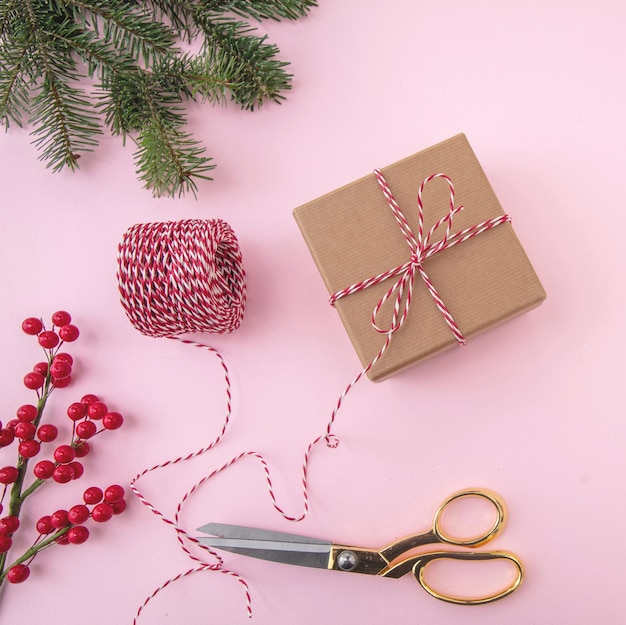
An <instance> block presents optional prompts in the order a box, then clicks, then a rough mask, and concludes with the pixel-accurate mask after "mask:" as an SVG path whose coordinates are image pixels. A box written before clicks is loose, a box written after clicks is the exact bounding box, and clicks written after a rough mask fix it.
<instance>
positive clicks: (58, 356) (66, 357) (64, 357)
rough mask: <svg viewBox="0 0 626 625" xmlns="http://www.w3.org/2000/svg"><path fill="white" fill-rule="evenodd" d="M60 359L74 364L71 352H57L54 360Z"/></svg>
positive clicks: (70, 364)
mask: <svg viewBox="0 0 626 625" xmlns="http://www.w3.org/2000/svg"><path fill="white" fill-rule="evenodd" d="M57 360H60V361H61V362H66V363H67V364H68V365H69V366H70V367H71V366H72V365H73V364H74V359H73V358H72V357H71V356H70V354H66V353H65V352H59V353H58V354H55V356H54V358H53V359H52V362H56V361H57Z"/></svg>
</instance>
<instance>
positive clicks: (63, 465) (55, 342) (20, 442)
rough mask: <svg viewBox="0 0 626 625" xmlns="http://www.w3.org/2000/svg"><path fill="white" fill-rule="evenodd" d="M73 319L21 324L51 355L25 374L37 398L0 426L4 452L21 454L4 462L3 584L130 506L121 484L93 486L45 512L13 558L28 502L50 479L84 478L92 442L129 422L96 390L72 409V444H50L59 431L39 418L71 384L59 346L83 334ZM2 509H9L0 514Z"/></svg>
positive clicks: (0, 479) (0, 486)
mask: <svg viewBox="0 0 626 625" xmlns="http://www.w3.org/2000/svg"><path fill="white" fill-rule="evenodd" d="M71 321H72V319H71V316H70V314H69V313H67V312H65V311H58V312H56V313H54V314H53V315H52V329H51V330H46V328H45V326H44V324H43V322H42V320H41V319H38V318H36V317H29V318H28V319H25V320H24V322H23V323H22V330H23V331H24V332H25V333H26V334H29V335H32V336H36V337H37V341H38V342H39V345H40V346H41V347H42V348H43V351H44V353H45V356H46V358H45V361H44V362H39V363H37V364H36V365H35V366H34V367H33V370H32V371H31V372H29V373H27V374H26V375H25V376H24V386H26V388H28V389H30V390H32V391H34V392H35V394H36V396H37V400H36V402H34V403H33V404H25V405H23V406H20V407H19V408H18V409H17V418H16V419H12V420H10V421H8V422H7V423H6V424H4V426H3V425H2V423H0V448H5V450H3V453H4V452H5V451H10V450H12V449H13V450H15V451H16V452H17V453H16V456H17V458H16V460H15V462H14V464H9V465H7V466H1V464H0V493H1V496H0V586H2V584H3V583H4V581H5V580H8V581H9V582H11V583H14V584H18V583H21V582H23V581H25V580H26V579H27V578H28V576H29V575H30V564H31V562H32V561H33V558H35V556H36V555H37V554H38V553H39V552H40V551H43V550H44V549H46V548H48V547H51V546H52V545H56V544H61V545H67V544H74V545H79V544H81V543H84V542H85V541H86V540H87V539H88V538H89V529H88V527H87V526H86V525H85V523H87V522H88V521H89V520H90V519H91V521H93V522H95V523H104V522H106V521H108V520H109V519H111V517H112V516H113V515H116V514H121V513H122V512H123V511H124V509H125V508H126V501H125V499H124V488H123V487H122V486H119V485H117V484H114V485H112V486H109V487H108V488H106V489H105V490H104V491H103V490H102V489H101V488H98V487H97V486H91V487H90V488H87V490H85V492H84V494H83V503H78V504H76V505H74V506H72V507H71V508H69V510H65V509H59V510H56V511H55V512H53V513H52V514H49V515H45V516H42V517H41V518H40V519H39V520H38V521H37V523H36V524H35V527H34V529H35V531H36V538H35V540H34V542H33V543H32V545H31V546H30V547H29V548H28V549H26V550H25V551H24V553H23V554H22V555H21V556H19V557H17V558H15V559H10V558H9V555H10V554H11V549H12V547H13V538H14V536H15V534H16V532H18V530H19V531H20V532H21V531H23V530H24V529H26V528H25V527H22V526H21V525H20V512H21V510H22V505H23V504H24V502H25V500H26V499H27V498H28V497H30V496H31V495H32V494H33V493H34V492H35V491H36V490H37V489H38V488H40V487H41V486H43V485H44V484H46V483H48V482H51V481H52V482H56V483H58V484H65V483H67V482H71V481H73V480H77V479H79V478H80V477H82V475H83V472H84V467H83V464H82V459H83V458H84V457H85V456H86V455H87V454H88V453H89V451H90V444H89V443H88V442H87V441H88V439H92V438H93V437H94V436H96V435H98V434H100V433H102V432H104V431H107V430H117V429H118V428H119V427H121V426H122V424H123V422H124V419H123V417H122V415H121V414H120V413H119V412H113V411H109V409H108V407H107V405H106V404H105V403H104V402H102V401H100V399H99V398H98V397H97V396H96V395H91V394H90V395H85V396H84V397H82V398H81V400H80V401H78V402H74V403H71V404H70V405H69V406H68V408H67V416H68V417H69V420H70V422H71V424H72V425H71V434H70V435H69V436H68V438H67V442H65V443H62V444H57V446H56V447H55V448H53V449H52V446H51V445H50V444H51V443H53V442H54V441H56V440H57V439H58V437H59V433H60V432H59V428H58V427H57V426H56V425H55V424H53V423H42V418H43V415H44V409H45V408H46V402H47V400H48V398H49V397H50V394H51V393H52V391H53V390H55V389H58V388H65V387H67V386H68V385H69V384H70V383H71V381H72V365H73V364H74V361H73V359H72V357H71V356H70V355H69V354H68V353H65V352H62V351H61V348H62V346H63V345H64V343H71V342H73V341H75V340H76V339H77V338H78V336H79V330H78V328H77V327H76V326H75V325H73V324H72V323H71ZM61 430H63V428H61ZM48 448H50V451H51V453H49V454H48V455H49V457H48V458H46V459H43V460H39V461H38V462H37V463H36V464H35V466H34V467H33V468H32V471H29V461H30V460H31V459H33V458H35V457H36V456H38V455H40V454H43V452H45V451H46V450H47V449H48ZM2 464H3V463H2ZM7 495H8V500H9V501H8V509H6V510H5V499H6V498H7ZM5 511H6V512H7V514H6V515H5V516H1V515H2V514H3V513H4V512H5Z"/></svg>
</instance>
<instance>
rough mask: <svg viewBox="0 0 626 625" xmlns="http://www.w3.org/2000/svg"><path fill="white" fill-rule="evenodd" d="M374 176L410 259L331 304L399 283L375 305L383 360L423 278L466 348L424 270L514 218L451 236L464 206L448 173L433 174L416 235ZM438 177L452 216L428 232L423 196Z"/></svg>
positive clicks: (383, 184) (375, 324)
mask: <svg viewBox="0 0 626 625" xmlns="http://www.w3.org/2000/svg"><path fill="white" fill-rule="evenodd" d="M374 175H375V176H376V180H377V181H378V184H379V185H380V188H381V190H382V192H383V195H384V196H385V199H386V200H387V204H388V205H389V208H391V211H392V213H393V216H394V218H395V220H396V222H397V223H398V226H399V227H400V230H401V232H402V234H403V236H404V239H405V241H406V243H407V245H408V247H409V251H410V259H409V260H408V261H407V262H405V263H403V264H402V265H399V266H397V267H394V268H393V269H389V270H387V271H384V272H382V273H380V274H378V275H377V276H374V277H372V278H367V279H366V280H361V281H360V282H356V283H355V284H352V285H350V286H348V287H346V288H344V289H341V290H340V291H337V292H336V293H333V294H332V295H331V296H330V303H331V305H333V306H334V305H335V303H336V302H337V300H339V299H341V298H343V297H347V296H348V295H352V294H353V293H357V292H359V291H363V290H364V289H367V288H369V287H370V286H373V285H375V284H380V283H382V282H385V281H386V280H389V279H390V278H397V280H396V281H395V282H394V283H393V284H392V286H391V287H390V288H389V289H388V290H387V292H386V293H385V294H384V295H383V296H382V297H381V298H380V300H379V301H378V302H377V303H376V305H375V306H374V310H373V311H372V317H371V322H372V326H373V327H374V329H375V330H376V331H377V332H380V333H381V334H386V335H387V336H388V339H387V341H386V342H385V344H384V345H383V348H382V349H381V351H380V352H379V354H378V355H377V357H376V358H375V361H377V360H379V359H380V357H381V356H382V352H384V351H385V350H386V349H387V347H388V345H389V338H390V337H391V335H393V334H395V333H396V332H397V331H398V330H399V329H400V328H401V327H402V326H403V324H404V322H405V321H406V319H407V317H408V314H409V310H410V308H411V303H412V301H413V286H414V282H415V278H416V276H417V275H419V276H420V277H421V278H422V280H423V281H424V284H425V285H426V288H427V289H428V292H429V293H430V295H431V297H432V298H433V300H434V302H435V304H436V306H437V308H438V309H439V311H440V312H441V314H442V315H443V318H444V320H445V322H446V324H447V325H448V327H449V328H450V331H451V332H452V334H453V336H454V338H455V339H456V341H457V342H458V343H459V344H460V345H463V344H465V342H466V340H465V337H464V336H463V334H462V332H461V330H460V329H459V326H458V325H457V323H456V321H455V320H454V318H453V316H452V314H451V312H450V311H449V310H448V308H447V306H446V305H445V303H444V301H443V300H442V298H441V297H440V295H439V293H438V292H437V289H436V288H435V285H434V284H433V283H432V281H431V280H430V278H429V277H428V274H427V273H426V270H425V269H424V263H425V261H426V260H427V259H428V258H431V257H432V256H434V255H435V254H438V253H439V252H442V251H444V250H447V249H449V248H451V247H453V246H455V245H458V244H459V243H463V242H464V241H467V240H468V239H471V238H473V237H475V236H477V235H479V234H482V233H483V232H486V231H487V230H491V229H492V228H495V227H496V226H499V225H500V224H503V223H505V222H509V221H511V218H510V217H509V216H508V215H502V216H500V217H495V218H493V219H489V220H487V221H483V222H481V223H479V224H476V225H474V226H470V227H469V228H466V229H465V230H461V231H459V232H454V233H451V230H452V221H453V219H454V216H455V215H456V214H457V213H458V212H459V211H461V210H463V206H455V205H454V203H455V202H454V185H453V183H452V180H451V179H450V178H449V177H448V176H446V175H445V174H442V173H438V174H432V175H430V176H428V177H427V178H425V179H424V180H423V181H422V183H421V184H420V187H419V191H418V194H417V218H418V220H417V235H416V234H414V232H413V230H412V229H411V227H410V226H409V223H408V222H407V220H406V217H405V216H404V213H403V212H402V209H401V208H400V206H399V205H398V202H397V201H396V199H395V197H394V196H393V193H392V192H391V189H390V188H389V185H388V184H387V181H386V180H385V177H384V176H383V174H382V172H381V171H380V170H379V169H376V170H374ZM436 178H441V179H442V180H444V181H445V182H446V183H447V184H448V187H449V189H450V204H449V210H448V213H447V214H446V215H445V216H444V217H442V218H441V219H439V221H437V222H436V223H435V224H434V225H433V226H432V228H431V229H430V230H429V231H428V232H426V233H425V232H424V202H423V194H424V189H425V187H426V185H427V184H428V183H429V182H431V181H432V180H434V179H436ZM442 228H443V229H445V231H444V233H443V236H442V237H441V238H440V239H438V240H436V241H433V239H434V237H435V235H436V234H438V233H439V231H440V230H441V229H442ZM388 301H392V302H393V313H392V317H391V323H390V325H389V326H388V327H381V325H380V324H379V322H378V316H379V314H380V312H381V309H382V308H383V307H384V305H385V304H386V302H388ZM372 366H373V363H372V364H370V365H369V366H368V370H369V369H370V368H371V367H372Z"/></svg>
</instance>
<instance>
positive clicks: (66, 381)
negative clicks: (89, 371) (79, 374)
mask: <svg viewBox="0 0 626 625" xmlns="http://www.w3.org/2000/svg"><path fill="white" fill-rule="evenodd" d="M71 382H72V376H71V375H68V376H67V377H65V378H60V379H57V378H52V384H53V386H54V388H65V387H66V386H69V385H70V383H71Z"/></svg>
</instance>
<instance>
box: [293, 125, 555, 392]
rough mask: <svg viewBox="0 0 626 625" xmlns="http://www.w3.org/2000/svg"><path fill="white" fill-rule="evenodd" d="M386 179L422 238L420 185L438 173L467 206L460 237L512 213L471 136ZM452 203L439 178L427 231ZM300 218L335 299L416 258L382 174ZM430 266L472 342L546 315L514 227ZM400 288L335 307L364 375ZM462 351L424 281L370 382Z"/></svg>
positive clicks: (402, 165) (399, 166)
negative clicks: (375, 319) (520, 319)
mask: <svg viewBox="0 0 626 625" xmlns="http://www.w3.org/2000/svg"><path fill="white" fill-rule="evenodd" d="M381 171H382V173H383V175H384V176H385V179H386V180H387V183H388V185H389V187H390V189H391V191H392V193H393V195H394V196H395V198H396V200H397V202H398V204H399V206H400V207H401V209H402V212H403V213H404V216H405V217H406V219H407V221H408V223H409V225H410V227H411V229H412V230H413V232H414V233H417V230H418V226H417V220H418V210H417V194H418V190H419V187H420V184H421V183H422V181H423V180H424V179H425V178H427V177H428V176H430V175H432V174H436V173H444V174H446V175H447V176H449V177H450V178H451V180H452V182H453V184H454V187H455V193H456V199H455V206H459V205H463V206H464V209H463V210H461V211H460V212H458V213H457V214H456V215H455V217H454V221H453V225H452V230H451V232H459V231H461V230H463V229H465V228H468V227H470V226H473V225H476V224H478V223H480V222H483V221H486V220H489V219H492V218H495V217H498V216H500V215H503V214H504V213H503V210H502V207H501V206H500V203H499V201H498V199H497V198H496V196H495V193H494V192H493V189H492V188H491V185H490V184H489V181H488V180H487V177H486V176H485V173H484V172H483V170H482V168H481V166H480V163H479V162H478V160H477V159H476V156H475V155H474V153H473V151H472V148H471V147H470V145H469V143H468V141H467V138H466V137H465V135H463V134H460V135H457V136H455V137H452V138H451V139H448V140H447V141H443V142H442V143H439V144H437V145H435V146H433V147H431V148H428V149H426V150H424V151H422V152H419V153H417V154H415V155H413V156H410V157H408V158H406V159H403V160H401V161H398V162H397V163H394V164H393V165H390V166H388V167H385V168H382V169H381ZM449 198H450V191H449V187H448V185H447V184H446V183H445V182H444V181H443V180H441V179H435V180H433V181H432V182H429V183H428V184H427V185H426V188H425V190H424V194H423V203H424V204H423V205H424V230H425V232H428V230H429V229H430V228H431V227H432V225H433V224H434V223H436V221H437V220H439V219H441V218H442V217H443V216H445V215H446V214H447V213H448V211H449ZM294 217H295V219H296V222H297V224H298V226H299V228H300V230H301V232H302V235H303V237H304V239H305V241H306V243H307V245H308V247H309V250H310V252H311V255H312V256H313V259H314V261H315V263H316V265H317V268H318V270H319V272H320V274H321V276H322V278H323V280H324V282H325V284H326V288H327V289H328V292H329V294H332V293H336V292H337V291H339V290H341V289H344V288H346V287H348V286H350V285H352V284H355V283H357V282H359V281H361V280H365V279H368V278H372V277H374V276H376V275H378V274H380V273H383V272H385V271H388V270H390V269H393V268H395V267H397V266H399V265H401V264H402V263H405V262H407V261H408V260H409V259H410V256H411V255H410V250H409V247H408V245H407V242H406V240H405V238H404V236H403V234H402V232H401V230H400V227H399V226H398V223H397V222H396V220H395V218H394V216H393V213H392V211H391V209H390V208H389V205H388V204H387V201H386V199H385V197H384V195H383V193H382V191H381V188H380V187H379V185H378V182H377V180H376V177H375V176H374V174H370V175H367V176H364V177H363V178H360V179H359V180H356V181H355V182H352V183H351V184H348V185H346V186H344V187H341V188H339V189H337V190H335V191H332V192H331V193H328V194H327V195H324V196H322V197H320V198H318V199H316V200H313V201H312V202H308V203H307V204H304V205H302V206H299V207H298V208H296V209H295V210H294ZM443 230H445V229H444V228H442V229H441V231H438V232H437V235H436V236H435V237H434V239H433V241H436V240H439V239H441V237H442V236H443ZM423 266H424V270H425V271H426V273H427V274H428V276H429V277H430V279H431V281H432V283H433V284H434V286H435V288H436V289H437V291H438V292H439V295H440V296H441V298H442V299H443V301H444V302H445V305H446V307H447V308H448V310H449V311H450V313H451V314H452V316H453V317H454V319H455V321H456V323H457V325H458V326H459V328H460V330H461V332H462V333H463V335H464V336H465V338H466V339H468V340H470V339H471V338H472V337H473V336H475V335H476V334H478V333H480V332H482V331H484V330H486V329H487V328H489V327H491V326H493V325H495V324H499V323H501V322H503V321H505V320H507V319H509V318H511V317H513V316H515V315H519V314H521V313H524V312H526V311H528V310H530V309H532V308H534V307H536V306H538V305H539V304H541V302H542V301H543V300H544V299H545V296H546V295H545V291H544V290H543V287H542V286H541V283H540V282H539V279H538V278H537V275H536V274H535V271H534V270H533V268H532V266H531V264H530V262H529V260H528V258H527V256H526V254H525V252H524V250H523V249H522V246H521V245H520V242H519V240H518V239H517V236H516V235H515V233H514V231H513V228H512V226H511V224H510V223H504V224H501V225H498V226H496V227H495V228H493V229H491V230H489V231H487V232H483V233H482V234H480V235H478V236H475V237H474V238H472V239H469V240H467V241H464V242H462V243H459V244H458V245H455V246H454V247H451V248H449V249H446V250H443V251H441V252H439V253H437V254H435V255H434V256H432V257H431V258H428V259H427V260H426V261H425V262H424V265H423ZM396 279H397V278H391V279H389V280H387V281H385V282H383V283H382V284H377V285H374V286H370V287H368V288H367V289H365V290H363V291H360V292H358V293H353V294H351V295H348V296H346V297H344V298H342V299H340V300H338V301H337V302H336V303H335V307H336V309H337V312H338V313H339V316H340V318H341V320H342V322H343V324H344V326H345V328H346V331H347V333H348V336H349V337H350V340H351V341H352V343H353V345H354V348H355V350H356V352H357V354H358V356H359V359H360V361H361V364H362V365H363V367H366V366H367V365H368V364H369V363H370V362H371V361H372V360H373V359H374V358H375V357H376V355H377V354H378V352H379V350H380V348H381V347H382V345H383V344H384V342H385V338H386V335H384V334H381V333H380V332H377V331H376V330H375V329H374V327H373V326H372V323H371V317H372V311H373V309H374V307H375V306H376V304H377V302H378V301H379V300H380V298H381V297H383V295H384V294H385V293H386V292H387V291H388V289H389V288H390V286H391V285H392V284H393V281H394V280H396ZM392 308H393V303H388V305H387V306H386V307H385V308H384V309H383V310H382V311H381V315H379V319H381V325H389V323H388V322H387V321H386V320H387V319H388V320H390V319H391V314H392ZM383 319H384V321H383ZM455 345H457V342H456V340H455V338H454V336H453V334H452V332H451V331H450V328H449V327H448V326H447V324H446V323H445V321H444V318H443V315H442V313H441V312H440V311H439V310H438V308H437V307H436V305H435V302H434V300H433V298H432V297H431V295H430V293H429V292H428V290H427V288H426V286H425V284H424V282H423V280H422V278H421V277H420V276H419V274H418V275H416V277H415V282H414V291H413V300H412V304H411V308H410V312H409V315H408V318H407V319H406V321H405V323H404V325H403V326H402V327H401V328H400V329H399V330H398V331H397V332H396V333H395V334H394V335H393V338H392V340H391V344H390V345H389V348H388V349H387V350H386V352H385V353H384V354H383V356H382V358H381V359H380V360H379V361H378V362H377V363H376V364H375V365H374V366H373V367H372V368H371V369H370V371H369V372H368V377H369V378H370V379H371V380H373V381H380V380H383V379H385V378H387V377H389V376H391V375H393V374H395V373H397V372H399V371H401V370H402V369H404V368H406V367H408V366H409V365H412V364H414V363H416V362H418V361H420V360H422V359H424V358H426V357H428V356H431V355H433V354H435V353H437V352H440V351H442V350H444V349H447V348H449V347H452V346H455Z"/></svg>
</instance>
